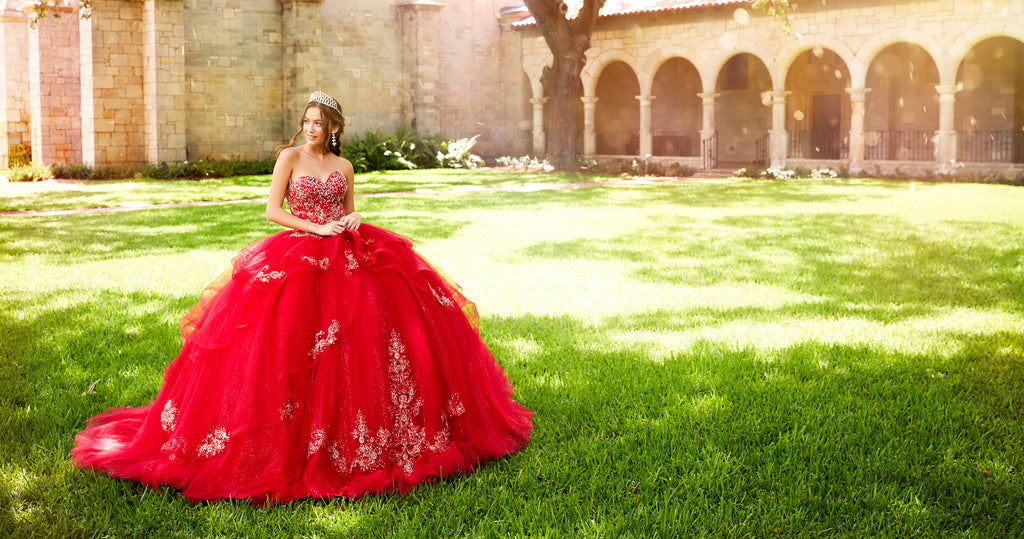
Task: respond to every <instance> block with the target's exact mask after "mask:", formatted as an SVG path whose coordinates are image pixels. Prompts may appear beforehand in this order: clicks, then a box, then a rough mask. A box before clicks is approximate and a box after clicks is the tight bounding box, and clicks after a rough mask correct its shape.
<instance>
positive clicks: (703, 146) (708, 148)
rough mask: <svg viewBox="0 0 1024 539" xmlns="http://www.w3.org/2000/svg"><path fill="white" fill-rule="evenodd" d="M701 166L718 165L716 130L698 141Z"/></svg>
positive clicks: (710, 166) (711, 166) (713, 166)
mask: <svg viewBox="0 0 1024 539" xmlns="http://www.w3.org/2000/svg"><path fill="white" fill-rule="evenodd" d="M700 158H701V166H703V167H704V168H715V167H716V166H718V131H715V132H714V133H712V134H711V136H710V137H708V138H706V139H702V140H701V141H700Z"/></svg>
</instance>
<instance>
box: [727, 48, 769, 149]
mask: <svg viewBox="0 0 1024 539" xmlns="http://www.w3.org/2000/svg"><path fill="white" fill-rule="evenodd" d="M771 90H772V79H771V74H770V73H769V71H768V67H767V66H766V65H765V64H764V62H763V61H761V59H760V58H758V57H757V56H754V55H753V54H750V53H739V54H736V55H734V56H732V57H731V58H729V60H728V61H726V62H725V64H723V65H722V69H721V70H720V71H719V72H718V78H717V81H716V83H715V92H716V93H717V94H718V97H717V99H716V101H715V109H716V113H715V127H716V131H717V132H718V160H719V161H720V162H721V163H735V164H747V163H755V162H761V161H765V162H767V151H768V132H769V131H770V130H771V128H772V108H771V105H772V97H771V95H770V94H771Z"/></svg>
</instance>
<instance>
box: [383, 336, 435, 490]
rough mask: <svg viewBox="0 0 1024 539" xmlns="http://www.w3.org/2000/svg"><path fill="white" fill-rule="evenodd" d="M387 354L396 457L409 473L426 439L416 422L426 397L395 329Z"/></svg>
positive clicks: (421, 451)
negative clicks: (418, 393) (420, 389)
mask: <svg viewBox="0 0 1024 539" xmlns="http://www.w3.org/2000/svg"><path fill="white" fill-rule="evenodd" d="M388 355H389V358H388V359H389V361H388V378H389V379H390V381H391V414H392V420H393V422H394V425H393V427H392V432H393V433H394V435H395V440H394V455H393V458H394V460H395V463H396V464H398V466H399V467H400V468H401V469H402V470H403V471H404V472H405V473H410V472H412V469H413V463H414V461H415V460H416V458H418V457H419V456H420V454H422V453H423V448H424V445H425V443H426V438H427V435H426V432H425V430H424V428H423V427H419V426H417V425H416V423H415V418H416V416H417V415H419V413H420V408H422V407H423V400H422V399H420V398H419V396H418V395H417V391H416V384H415V382H414V380H413V374H412V368H411V367H410V365H409V358H408V357H406V354H405V345H404V344H403V343H402V340H401V339H400V338H399V336H398V333H397V332H395V331H392V332H391V341H390V343H389V344H388Z"/></svg>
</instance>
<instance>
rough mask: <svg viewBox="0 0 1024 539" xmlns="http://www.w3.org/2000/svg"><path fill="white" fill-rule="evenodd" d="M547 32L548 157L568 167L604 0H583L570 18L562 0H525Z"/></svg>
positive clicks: (551, 161) (573, 150)
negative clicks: (585, 73)
mask: <svg viewBox="0 0 1024 539" xmlns="http://www.w3.org/2000/svg"><path fill="white" fill-rule="evenodd" d="M523 3H524V4H526V7H527V8H528V9H529V10H530V13H531V14H532V15H533V18H534V20H535V21H537V27H538V28H539V29H540V31H541V34H542V35H543V36H544V41H546V42H547V44H548V48H549V49H551V55H552V56H553V58H554V61H553V63H552V66H551V70H550V72H548V73H546V75H547V76H545V77H544V80H542V82H543V83H544V85H545V89H546V90H547V91H548V92H549V93H550V98H551V100H550V101H549V103H550V107H551V108H550V109H549V110H550V111H551V114H550V120H549V124H548V134H547V148H546V155H545V158H546V159H547V160H548V162H549V163H551V164H553V165H555V166H557V167H565V166H568V165H570V164H572V162H573V161H574V160H575V158H576V114H577V109H578V105H579V103H580V98H581V97H583V83H582V82H581V80H580V73H581V72H582V71H583V66H584V65H585V64H586V62H587V59H586V56H585V55H584V54H585V53H586V52H587V49H589V48H590V35H591V34H592V33H593V31H594V25H595V24H596V23H597V16H598V13H599V12H600V11H601V7H602V6H604V3H605V0H583V7H582V8H580V11H579V13H578V14H576V17H574V18H572V19H569V18H567V11H568V7H567V6H566V4H565V2H562V1H561V0H523Z"/></svg>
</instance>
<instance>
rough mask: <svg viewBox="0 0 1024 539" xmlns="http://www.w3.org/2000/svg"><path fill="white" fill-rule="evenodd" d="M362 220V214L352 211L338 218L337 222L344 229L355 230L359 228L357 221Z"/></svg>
mask: <svg viewBox="0 0 1024 539" xmlns="http://www.w3.org/2000/svg"><path fill="white" fill-rule="evenodd" d="M362 221H363V216H362V215H359V213H358V212H352V213H349V214H347V215H345V216H344V217H342V218H341V219H339V220H338V221H337V222H338V223H339V224H341V226H342V227H343V228H344V229H345V230H355V229H357V228H359V223H361V222H362Z"/></svg>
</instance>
